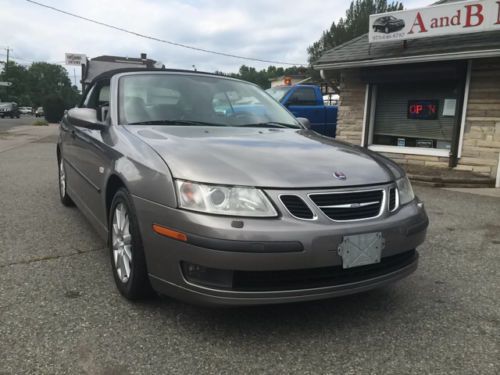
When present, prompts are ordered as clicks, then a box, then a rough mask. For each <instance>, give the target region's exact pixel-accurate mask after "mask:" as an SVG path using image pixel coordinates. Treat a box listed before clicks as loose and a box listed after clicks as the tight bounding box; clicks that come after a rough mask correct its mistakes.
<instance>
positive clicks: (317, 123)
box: [266, 84, 337, 138]
mask: <svg viewBox="0 0 500 375" xmlns="http://www.w3.org/2000/svg"><path fill="white" fill-rule="evenodd" d="M266 91H267V93H268V94H269V95H271V96H272V97H273V98H274V99H276V100H277V101H279V102H280V103H281V104H282V105H283V106H285V107H286V108H288V110H289V111H290V112H292V114H293V115H294V116H295V117H305V118H307V119H308V120H309V121H310V122H311V129H312V130H314V131H316V132H317V133H320V134H323V135H326V136H329V137H333V138H335V132H336V128H337V107H336V106H327V105H325V103H324V101H323V95H322V93H321V89H320V88H319V87H318V86H315V85H302V84H298V85H294V86H286V85H285V86H276V87H272V88H270V89H268V90H266Z"/></svg>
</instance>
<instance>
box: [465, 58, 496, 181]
mask: <svg viewBox="0 0 500 375" xmlns="http://www.w3.org/2000/svg"><path fill="white" fill-rule="evenodd" d="M499 153H500V58H496V59H484V60H473V61H472V72H471V82H470V89H469V101H468V105H467V113H466V119H465V130H464V142H463V147H462V157H461V158H460V160H459V162H458V167H457V169H462V170H471V171H474V172H477V173H481V174H484V175H489V176H491V177H495V176H496V172H497V168H498V154H499Z"/></svg>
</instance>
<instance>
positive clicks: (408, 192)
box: [396, 177, 415, 205]
mask: <svg viewBox="0 0 500 375" xmlns="http://www.w3.org/2000/svg"><path fill="white" fill-rule="evenodd" d="M396 185H397V187H398V191H399V204H400V205H403V204H406V203H409V202H411V201H412V200H413V199H415V193H413V188H412V187H411V183H410V180H408V177H403V178H401V179H399V180H397V181H396Z"/></svg>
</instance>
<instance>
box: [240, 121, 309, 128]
mask: <svg viewBox="0 0 500 375" xmlns="http://www.w3.org/2000/svg"><path fill="white" fill-rule="evenodd" d="M238 126H241V127H243V128H292V129H299V127H298V126H296V125H293V124H285V123H283V122H275V121H269V122H258V123H256V124H244V125H238Z"/></svg>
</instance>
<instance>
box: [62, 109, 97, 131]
mask: <svg viewBox="0 0 500 375" xmlns="http://www.w3.org/2000/svg"><path fill="white" fill-rule="evenodd" d="M68 119H69V120H70V122H71V123H72V124H73V125H74V126H80V127H82V128H86V129H92V130H103V129H105V128H106V125H105V124H104V123H102V122H101V121H99V120H98V119H97V111H96V110H95V109H93V108H72V109H70V110H69V111H68Z"/></svg>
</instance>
